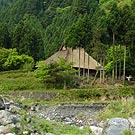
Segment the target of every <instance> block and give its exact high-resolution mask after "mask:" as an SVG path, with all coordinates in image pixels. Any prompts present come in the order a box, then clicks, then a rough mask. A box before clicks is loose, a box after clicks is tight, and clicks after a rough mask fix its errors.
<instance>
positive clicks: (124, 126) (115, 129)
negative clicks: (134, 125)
mask: <svg viewBox="0 0 135 135" xmlns="http://www.w3.org/2000/svg"><path fill="white" fill-rule="evenodd" d="M129 129H130V122H129V121H128V120H127V119H124V118H112V119H110V120H109V121H108V127H107V128H106V129H105V130H104V132H103V135H124V131H125V130H129Z"/></svg>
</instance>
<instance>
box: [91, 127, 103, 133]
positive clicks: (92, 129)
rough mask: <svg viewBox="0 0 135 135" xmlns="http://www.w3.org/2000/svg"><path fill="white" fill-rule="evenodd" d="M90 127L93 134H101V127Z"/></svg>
mask: <svg viewBox="0 0 135 135" xmlns="http://www.w3.org/2000/svg"><path fill="white" fill-rule="evenodd" d="M90 129H91V131H92V133H94V134H95V135H102V132H103V128H101V127H96V126H90Z"/></svg>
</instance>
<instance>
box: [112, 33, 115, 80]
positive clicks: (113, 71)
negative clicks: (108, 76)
mask: <svg viewBox="0 0 135 135" xmlns="http://www.w3.org/2000/svg"><path fill="white" fill-rule="evenodd" d="M114 43H115V34H114V32H113V70H112V82H114V74H115V56H114V55H115V53H114V51H115V48H114V47H115V46H114Z"/></svg>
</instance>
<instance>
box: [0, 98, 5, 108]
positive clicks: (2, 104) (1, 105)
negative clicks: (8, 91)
mask: <svg viewBox="0 0 135 135" xmlns="http://www.w3.org/2000/svg"><path fill="white" fill-rule="evenodd" d="M4 109H5V105H4V100H3V98H2V97H1V96H0V110H4Z"/></svg>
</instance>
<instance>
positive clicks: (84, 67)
mask: <svg viewBox="0 0 135 135" xmlns="http://www.w3.org/2000/svg"><path fill="white" fill-rule="evenodd" d="M84 77H85V51H84V63H83V78H84Z"/></svg>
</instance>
